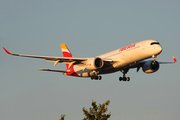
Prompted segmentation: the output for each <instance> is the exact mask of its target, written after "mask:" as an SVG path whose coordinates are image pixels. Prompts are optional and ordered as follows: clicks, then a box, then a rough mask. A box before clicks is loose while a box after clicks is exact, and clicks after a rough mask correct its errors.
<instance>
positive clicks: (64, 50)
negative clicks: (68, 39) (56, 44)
mask: <svg viewBox="0 0 180 120" xmlns="http://www.w3.org/2000/svg"><path fill="white" fill-rule="evenodd" d="M60 46H61V50H62V54H63V56H64V57H73V56H72V54H71V52H70V51H69V49H68V48H67V46H66V44H65V43H62V44H60ZM66 67H67V69H68V67H69V64H66Z"/></svg>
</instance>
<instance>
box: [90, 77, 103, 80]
mask: <svg viewBox="0 0 180 120" xmlns="http://www.w3.org/2000/svg"><path fill="white" fill-rule="evenodd" d="M93 79H95V80H101V79H102V77H101V76H91V80H93Z"/></svg>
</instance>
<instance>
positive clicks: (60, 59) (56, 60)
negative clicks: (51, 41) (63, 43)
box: [3, 47, 88, 66]
mask: <svg viewBox="0 0 180 120" xmlns="http://www.w3.org/2000/svg"><path fill="white" fill-rule="evenodd" d="M3 49H4V50H5V52H6V53H7V54H10V55H14V56H22V57H31V58H41V59H45V60H46V61H49V62H54V66H56V64H57V63H59V62H60V63H68V64H72V63H73V64H79V63H81V62H83V61H86V60H88V58H74V57H55V56H39V55H24V54H15V53H11V52H9V51H8V50H6V48H4V47H3Z"/></svg>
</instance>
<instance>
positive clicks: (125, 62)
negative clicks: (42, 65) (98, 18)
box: [3, 40, 177, 81]
mask: <svg viewBox="0 0 180 120" xmlns="http://www.w3.org/2000/svg"><path fill="white" fill-rule="evenodd" d="M60 46H61V49H62V53H63V56H64V57H53V56H38V55H23V54H14V53H10V52H9V51H7V50H6V49H5V48H4V47H3V49H4V50H5V51H6V53H8V54H10V55H15V56H22V57H32V58H41V59H45V60H46V61H49V62H54V66H56V65H57V63H64V64H66V67H67V69H66V70H53V69H39V70H42V71H53V72H62V73H63V74H64V75H69V76H77V77H91V79H92V80H93V79H95V80H98V79H99V80H101V78H102V77H101V76H99V75H101V74H108V73H113V72H117V71H121V72H122V73H123V77H119V80H120V81H121V80H123V81H129V80H130V77H126V74H127V72H128V71H129V69H131V68H137V72H138V71H139V69H140V68H142V70H143V71H144V72H145V73H153V72H156V71H157V70H158V69H159V64H168V63H175V62H176V61H177V60H176V58H175V57H174V56H173V60H174V61H173V62H158V61H156V58H157V56H158V55H159V54H160V53H161V52H162V47H161V45H160V44H159V42H157V41H155V40H144V41H141V42H138V43H135V44H131V45H129V46H126V47H123V48H120V49H117V50H114V51H112V52H109V53H106V54H103V55H99V56H96V57H93V58H76V57H73V56H72V54H71V53H70V51H69V49H68V48H67V46H66V44H65V43H63V44H61V45H60ZM151 57H152V58H153V60H147V61H144V60H145V59H148V58H151Z"/></svg>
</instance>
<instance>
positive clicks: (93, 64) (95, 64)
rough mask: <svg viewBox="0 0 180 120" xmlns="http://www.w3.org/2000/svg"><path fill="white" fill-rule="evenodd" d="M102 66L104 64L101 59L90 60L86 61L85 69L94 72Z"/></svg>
mask: <svg viewBox="0 0 180 120" xmlns="http://www.w3.org/2000/svg"><path fill="white" fill-rule="evenodd" d="M103 65H104V62H103V60H102V59H101V58H98V57H96V58H92V59H90V60H88V62H87V64H86V68H87V69H88V70H96V69H99V68H102V67H103Z"/></svg>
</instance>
